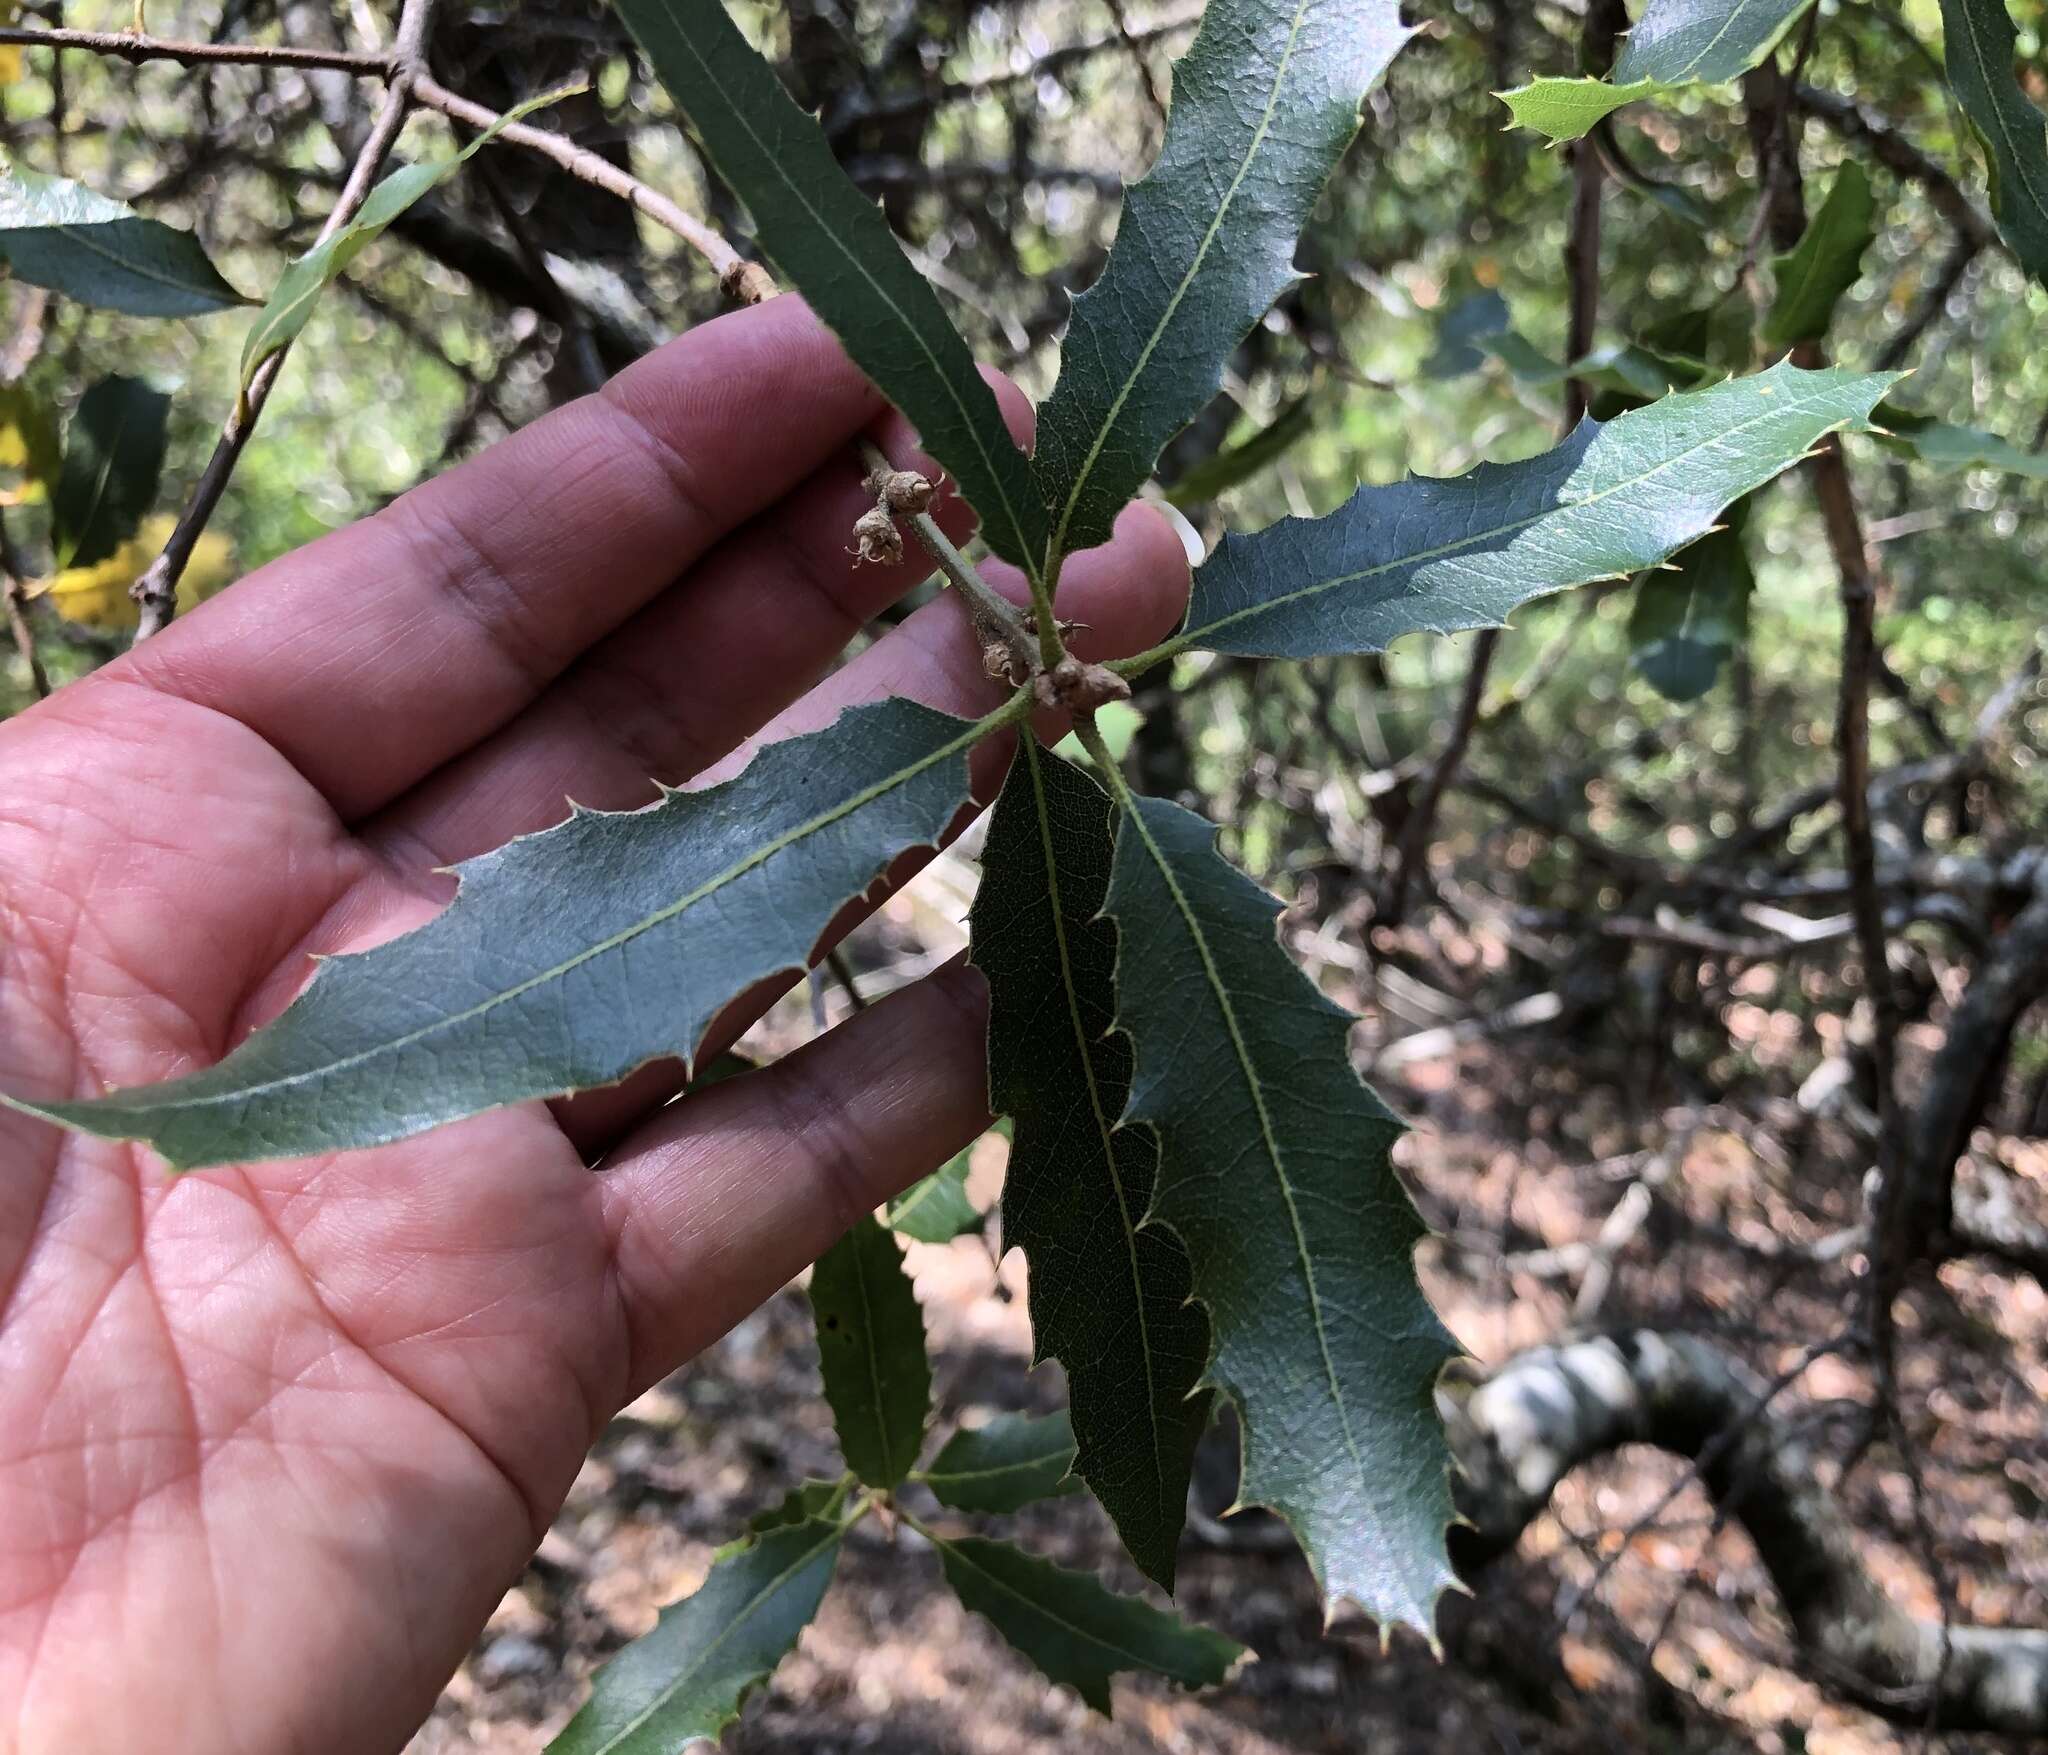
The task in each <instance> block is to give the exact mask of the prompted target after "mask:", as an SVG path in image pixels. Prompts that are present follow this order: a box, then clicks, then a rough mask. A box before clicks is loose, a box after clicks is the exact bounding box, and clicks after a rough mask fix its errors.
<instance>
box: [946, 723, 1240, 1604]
mask: <svg viewBox="0 0 2048 1755" xmlns="http://www.w3.org/2000/svg"><path fill="white" fill-rule="evenodd" d="M1110 821H1111V806H1110V801H1109V799H1108V798H1107V796H1105V794H1104V793H1103V791H1102V788H1101V786H1100V785H1098V784H1097V783H1096V782H1095V781H1093V780H1091V779H1089V778H1088V776H1087V775H1086V774H1084V773H1082V772H1081V771H1080V770H1079V769H1078V768H1075V767H1073V766H1070V765H1069V764H1068V763H1066V762H1063V761H1061V760H1060V759H1059V758H1058V757H1057V756H1054V755H1050V754H1048V753H1047V752H1046V751H1044V750H1042V749H1040V748H1039V747H1038V746H1037V745H1036V744H1035V743H1034V742H1032V741H1031V740H1029V739H1020V740H1019V742H1018V746H1017V757H1016V760H1015V761H1014V762H1013V763H1012V765H1011V768H1010V775H1009V779H1008V780H1007V781H1006V782H1005V783H1004V785H1003V790H1002V795H1001V796H1000V797H999V798H998V799H997V800H996V808H995V813H994V815H993V817H992V818H991V819H990V822H989V832H988V844H987V849H986V854H985V857H984V861H983V875H982V880H981V889H980V891H979V892H978V893H977V895H976V896H975V900H974V913H973V916H972V919H971V922H970V931H971V943H972V955H973V958H974V961H975V964H976V966H977V967H979V968H980V970H981V971H982V973H983V974H984V975H985V976H986V977H987V978H988V990H989V1026H988V1041H989V1088H990V1102H991V1104H992V1106H993V1107H994V1108H996V1109H998V1110H1000V1111H1002V1113H1004V1114H1006V1115H1008V1116H1010V1117H1011V1118H1012V1120H1013V1121H1014V1122H1015V1124H1016V1129H1017V1132H1016V1143H1015V1145H1014V1147H1013V1148H1012V1151H1011V1155H1010V1168H1009V1172H1008V1175H1007V1176H1006V1178H1005V1180H1004V1184H1003V1235H1004V1238H1005V1239H1006V1240H1007V1241H1008V1242H1010V1243H1013V1244H1015V1245H1017V1247H1019V1248H1020V1249H1022V1250H1023V1251H1024V1258H1025V1260H1026V1261H1027V1262H1028V1263H1029V1264H1030V1270H1031V1271H1030V1296H1031V1329H1032V1335H1033V1344H1034V1348H1035V1351H1036V1355H1037V1357H1038V1358H1039V1359H1041V1360H1042V1359H1047V1358H1052V1359H1057V1360H1059V1362H1060V1363H1061V1364H1062V1365H1064V1366H1065V1367H1066V1371H1067V1388H1068V1396H1069V1399H1070V1402H1071V1404H1072V1416H1073V1424H1074V1433H1075V1437H1076V1439H1077V1441H1078V1443H1079V1446H1080V1451H1079V1455H1078V1457H1077V1459H1076V1461H1075V1464H1074V1467H1075V1470H1076V1472H1077V1473H1079V1475H1080V1476H1081V1478H1082V1479H1083V1480H1084V1481H1086V1482H1087V1483H1088V1485H1089V1488H1090V1489H1091V1490H1092V1491H1093V1492H1094V1494H1095V1497H1096V1498H1097V1499H1098V1500H1100V1501H1101V1502H1102V1506H1103V1509H1104V1510H1106V1511H1107V1512H1108V1513H1109V1515H1110V1517H1111V1518H1112V1519H1114V1520H1115V1523H1116V1526H1117V1532H1118V1534H1120V1535H1121V1536H1122V1537H1123V1540H1124V1546H1125V1547H1127V1548H1129V1549H1130V1551H1131V1557H1132V1558H1133V1559H1134V1560H1136V1561H1137V1563H1138V1564H1139V1565H1140V1566H1141V1567H1142V1568H1144V1570H1145V1572H1146V1574H1147V1575H1148V1576H1150V1577H1151V1578H1153V1579H1154V1580H1156V1581H1157V1582H1158V1583H1159V1584H1161V1585H1163V1586H1165V1587H1166V1588H1168V1589H1171V1588H1172V1585H1173V1571H1174V1556H1175V1552H1176V1550H1177V1549H1178V1547H1179V1544H1180V1532H1181V1525H1182V1523H1183V1522H1184V1521H1185V1520H1186V1516H1187V1495H1188V1472H1189V1469H1190V1467H1191V1466H1192V1460H1193V1456H1194V1448H1195V1440H1196V1439H1197V1438H1199V1437H1200V1436H1201V1431H1202V1426H1203V1422H1204V1420H1205V1419H1206V1417H1207V1413H1208V1403H1209V1398H1208V1397H1207V1396H1205V1395H1198V1394H1196V1392H1195V1385H1196V1382H1197V1381H1198V1379H1199V1378H1200V1377H1201V1374H1202V1364H1203V1361H1204V1359H1205V1358H1206V1357H1207V1354H1208V1324H1207V1322H1206V1321H1205V1319H1204V1318H1203V1315H1202V1313H1201V1311H1200V1310H1199V1309H1197V1308H1195V1307H1194V1306H1193V1305H1191V1304H1189V1303H1188V1301H1187V1299H1188V1260H1187V1255H1186V1252H1185V1251H1184V1250H1182V1248H1181V1246H1180V1244H1179V1243H1178V1242H1177V1241H1176V1240H1175V1239H1174V1238H1173V1237H1172V1236H1171V1235H1169V1234H1168V1233H1166V1232H1164V1231H1161V1230H1158V1229H1156V1228H1153V1229H1147V1228H1144V1227H1143V1225H1142V1221H1143V1219H1144V1217H1145V1213H1146V1209H1147V1208H1148V1207H1149V1206H1150V1205H1151V1203H1152V1194H1153V1184H1154V1181H1155V1180H1156V1178H1157V1175H1158V1146H1157V1144H1156V1142H1155V1141H1154V1140H1153V1138H1152V1136H1151V1135H1150V1134H1149V1133H1147V1132H1146V1131H1145V1130H1144V1129H1142V1128H1122V1129H1120V1128H1119V1127H1118V1126H1117V1120H1118V1117H1119V1116H1120V1115H1121V1114H1122V1112H1123V1108H1124V1104H1125V1102H1126V1099H1127V1098H1128V1095H1129V1092H1130V1081H1131V1045H1130V1041H1129V1038H1127V1037H1126V1036H1124V1035H1122V1034H1121V1033H1119V1032H1118V1031H1117V1030H1116V1028H1115V1020H1116V932H1115V929H1114V928H1113V927H1112V926H1111V925H1110V924H1109V922H1108V921H1106V920H1104V919H1102V918H1101V910H1102V903H1103V898H1104V896H1105V894H1106V893H1107V891H1108V886H1109V870H1110V858H1111V849H1112V843H1111V839H1110Z"/></svg>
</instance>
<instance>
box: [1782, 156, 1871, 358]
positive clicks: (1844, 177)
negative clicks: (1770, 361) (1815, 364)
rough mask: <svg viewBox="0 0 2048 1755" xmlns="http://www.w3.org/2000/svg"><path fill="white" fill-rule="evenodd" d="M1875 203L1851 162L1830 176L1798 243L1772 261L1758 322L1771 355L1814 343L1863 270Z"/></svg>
mask: <svg viewBox="0 0 2048 1755" xmlns="http://www.w3.org/2000/svg"><path fill="white" fill-rule="evenodd" d="M1876 221H1877V199H1876V197H1875V196H1873V195H1872V194H1871V192H1870V178H1869V176H1868V175H1867V174H1866V173H1865V171H1864V169H1863V167H1862V166H1861V165H1859V164H1858V163H1857V162H1856V161H1855V160H1854V159H1853V158H1852V159H1848V160H1846V161H1844V163H1843V165H1842V168H1841V169H1840V170H1839V171H1837V172H1836V173H1835V180H1834V183H1833V185H1832V187H1830V188H1829V190H1828V198H1827V199H1826V200H1825V201H1824V202H1822V203H1821V209H1820V212H1818V213H1817V214H1815V215H1814V217H1813V222H1812V223H1811V224H1810V225H1809V226H1808V227H1807V228H1806V230H1805V232H1804V233H1803V234H1802V235H1801V237H1800V239H1799V243H1798V246H1797V247H1796V248H1794V249H1791V250H1788V251H1786V252H1785V254H1783V255H1782V256H1777V257H1774V258H1773V259H1772V261H1771V270H1772V273H1773V274H1774V276H1775V277H1776V280H1777V294H1776V296H1775V297H1774V298H1773V299H1772V300H1771V309H1770V313H1769V315H1767V316H1766V317H1765V318H1764V325H1763V341H1764V345H1765V346H1766V347H1768V348H1771V349H1773V350H1774V351H1775V350H1777V349H1780V348H1787V347H1795V346H1797V345H1798V344H1799V343H1800V342H1802V341H1818V340H1819V339H1820V338H1821V337H1822V336H1823V335H1825V334H1826V333H1827V332H1828V324H1829V323H1830V321H1832V320H1833V318H1834V314H1835V306H1836V305H1837V304H1838V303H1840V302H1841V298H1842V295H1843V294H1844V293H1846V292H1847V291H1848V290H1849V289H1850V288H1851V287H1852V286H1854V285H1855V284H1856V277H1857V275H1859V274H1861V273H1862V272H1863V252H1864V251H1865V250H1867V249H1869V248H1870V246H1871V244H1872V243H1874V242H1875V241H1876V238H1877V224H1876Z"/></svg>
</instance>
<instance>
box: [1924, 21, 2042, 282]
mask: <svg viewBox="0 0 2048 1755" xmlns="http://www.w3.org/2000/svg"><path fill="white" fill-rule="evenodd" d="M1941 28H1942V53H1943V55H1944V57H1945V59H1946V62H1947V66H1948V82H1949V85H1950V86H1951V87H1952V88H1953V89H1954V91H1955V94H1956V101H1957V102H1958V103H1960V104H1961V105H1962V106H1963V114H1964V115H1966V116H1968V117H1969V118H1970V125H1971V127H1973V128H1975V129H1976V131H1977V133H1978V135H1979V137H1980V138H1981V139H1982V140H1983V142H1984V149H1985V151H1986V152H1988V153H1989V154H1990V155H1991V211H1992V213H1993V215H1994V216H1995V217H1996V219H1997V221H1998V231H1999V235H2000V236H2001V237H2003V238H2004V239H2005V241H2006V243H2008V244H2009V245H2011V247H2012V253H2013V254H2014V255H2015V256H2016V257H2018V258H2019V262H2020V266H2021V267H2022V268H2024V269H2025V270H2026V271H2027V272H2028V273H2029V274H2031V275H2032V276H2033V277H2034V278H2035V279H2036V280H2039V281H2043V282H2048V118H2044V117H2043V116H2042V114H2041V112H2040V110H2038V109H2037V108H2035V106H2034V103H2033V101H2032V99H2030V98H2029V97H2028V96H2027V94H2026V91H2025V90H2024V89H2023V88H2022V87H2021V85H2020V82H2019V79H2018V77H2017V75H2016V74H2015V73H2014V71H2013V56H2014V53H2015V51H2016V50H2017V48H2018V46H2019V34H2018V32H2017V31H2016V30H2015V29H2014V28H2013V22H2012V14H2011V13H2010V12H2009V11H2008V10H2007V9H2006V4H2005V0H1941Z"/></svg>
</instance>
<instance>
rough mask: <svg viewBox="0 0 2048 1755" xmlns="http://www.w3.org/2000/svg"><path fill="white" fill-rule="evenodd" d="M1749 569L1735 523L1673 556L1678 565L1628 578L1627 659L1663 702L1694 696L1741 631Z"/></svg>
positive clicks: (1751, 586)
mask: <svg viewBox="0 0 2048 1755" xmlns="http://www.w3.org/2000/svg"><path fill="white" fill-rule="evenodd" d="M1755 590H1756V576H1755V575H1754V574H1753V573H1752V572H1751V571H1750V569H1749V555H1748V552H1747V551H1746V549H1745V548H1744V546H1743V541H1742V532H1741V530H1740V528H1730V529H1727V530H1717V531H1715V532H1713V533H1712V534H1711V535H1709V536H1703V537H1701V538H1700V540H1699V541H1698V542H1696V543H1694V544H1693V545H1692V547H1691V548H1689V549H1687V550H1686V551H1685V553H1684V554H1682V555H1680V556H1679V557H1678V570H1677V571H1676V572H1666V571H1663V570H1661V569H1659V570H1657V571H1653V572H1648V573H1645V574H1644V575H1643V576H1642V578H1640V579H1639V580H1637V581H1636V598H1635V604H1634V606H1633V608H1632V609H1631V610H1630V613H1629V618H1628V643H1629V649H1630V650H1629V658H1630V661H1631V662H1632V663H1633V664H1634V665H1635V667H1636V669H1637V670H1638V671H1639V672H1640V673H1641V675H1642V678H1643V680H1644V681H1645V682H1647V683H1648V684H1649V685H1650V687H1652V688H1653V689H1655V690H1656V691H1657V693H1658V694H1660V695H1662V696H1663V697H1664V698H1665V699H1666V700H1667V701H1696V700H1698V699H1699V697H1700V696H1702V695H1704V694H1705V693H1706V692H1707V690H1709V689H1710V688H1712V687H1713V686H1714V679H1715V678H1716V677H1718V676H1719V675H1720V674H1721V665H1722V663H1723V661H1725V660H1726V659H1727V658H1728V657H1729V656H1730V654H1732V653H1734V652H1735V651H1736V650H1738V649H1739V648H1740V647H1741V645H1742V643H1743V642H1744V641H1745V640H1746V639H1747V638H1748V637H1749V600H1750V596H1751V594H1752V593H1753V592H1754V591H1755Z"/></svg>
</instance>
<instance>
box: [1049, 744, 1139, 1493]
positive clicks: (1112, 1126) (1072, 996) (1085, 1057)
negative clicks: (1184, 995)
mask: <svg viewBox="0 0 2048 1755" xmlns="http://www.w3.org/2000/svg"><path fill="white" fill-rule="evenodd" d="M1018 749H1019V753H1020V754H1021V755H1022V757H1023V758H1024V760H1025V761H1026V763H1027V764H1028V766H1029V768H1030V772H1031V797H1032V802H1033V803H1034V804H1035V805H1036V806H1037V817H1038V840H1039V846H1040V847H1041V848H1042V849H1043V851H1044V854H1045V887H1046V892H1047V896H1048V899H1049V900H1050V901H1051V903H1052V926H1053V942H1054V944H1055V945H1057V946H1058V948H1059V959H1060V997H1061V998H1062V999H1064V1000H1065V1001H1066V1008H1067V1019H1068V1022H1069V1023H1071V1024H1072V1026H1073V1031H1074V1049H1075V1052H1076V1053H1077V1054H1078V1055H1079V1056H1080V1059H1081V1076H1082V1078H1083V1080H1084V1081H1085V1083H1086V1084H1087V1087H1088V1112H1089V1114H1090V1115H1092V1116H1093V1117H1094V1120H1095V1128H1096V1133H1097V1135H1098V1137H1099V1138H1100V1139H1101V1141H1102V1157H1103V1162H1104V1164H1105V1165H1106V1166H1107V1168H1108V1170H1109V1185H1110V1187H1111V1188H1112V1189H1113V1190H1114V1191H1115V1193H1116V1211H1117V1217H1118V1219H1119V1220H1120V1221H1121V1222H1122V1225H1123V1239H1124V1253H1125V1257H1126V1259H1127V1260H1128V1262H1129V1265H1130V1270H1131V1299H1132V1302H1133V1303H1134V1304H1135V1305H1136V1307H1137V1317H1138V1352H1139V1356H1140V1357H1141V1358H1142V1359H1143V1360H1144V1362H1145V1423H1146V1425H1147V1426H1148V1427H1149V1428H1150V1430H1151V1433H1152V1442H1151V1444H1150V1445H1149V1446H1148V1447H1147V1448H1148V1449H1149V1450H1150V1452H1151V1456H1152V1480H1153V1486H1154V1488H1155V1489H1156V1494H1157V1497H1158V1498H1159V1499H1160V1500H1161V1501H1164V1500H1165V1499H1167V1498H1169V1497H1170V1489H1169V1488H1168V1486H1167V1469H1166V1459H1165V1456H1164V1454H1163V1450H1164V1441H1165V1436H1166V1435H1165V1434H1164V1433H1163V1432H1161V1430H1160V1428H1159V1384H1158V1379H1157V1376H1156V1374H1155V1373H1154V1371H1153V1369H1152V1322H1151V1316H1150V1313H1149V1312H1148V1311H1147V1310H1146V1308H1145V1278H1144V1275H1143V1273H1142V1272H1141V1271H1140V1269H1139V1267H1138V1232H1137V1226H1136V1224H1135V1223H1134V1222H1133V1220H1132V1218H1131V1203H1130V1198H1129V1196H1128V1195H1126V1194H1125V1192H1124V1177H1123V1169H1122V1167H1121V1166H1120V1165H1119V1164H1118V1163H1117V1161H1116V1123H1115V1121H1114V1119H1113V1118H1112V1117H1111V1116H1110V1115H1109V1113H1108V1107H1107V1105H1105V1104H1104V1102H1103V1101H1102V1086H1101V1083H1100V1082H1099V1081H1098V1080H1097V1078H1096V1076H1095V1057H1094V1055H1093V1054H1091V1053H1090V1052H1089V1048H1090V1046H1091V1045H1090V1043H1089V1040H1088V1029H1087V1025H1086V1023H1085V1022H1084V1021H1083V1019H1082V1017H1081V1004H1080V999H1079V997H1078V995H1077V994H1076V993H1075V990H1074V961H1073V953H1072V950H1071V948H1070V946H1069V943H1068V939H1067V911H1066V908H1065V905H1064V904H1063V903H1062V902H1061V900H1060V878H1059V862H1058V860H1057V858H1056V857H1055V856H1054V853H1053V844H1052V823H1051V820H1050V817H1049V815H1048V812H1047V805H1046V797H1045V769H1044V768H1043V766H1042V765H1041V763H1042V759H1043V758H1042V756H1041V753H1040V751H1039V748H1038V740H1037V739H1036V738H1030V737H1027V738H1022V739H1019V741H1018ZM1077 1443H1078V1439H1077ZM1076 1454H1078V1449H1077V1452H1076Z"/></svg>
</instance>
